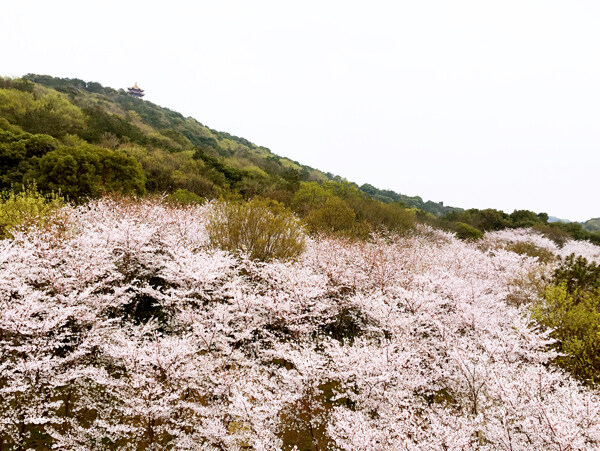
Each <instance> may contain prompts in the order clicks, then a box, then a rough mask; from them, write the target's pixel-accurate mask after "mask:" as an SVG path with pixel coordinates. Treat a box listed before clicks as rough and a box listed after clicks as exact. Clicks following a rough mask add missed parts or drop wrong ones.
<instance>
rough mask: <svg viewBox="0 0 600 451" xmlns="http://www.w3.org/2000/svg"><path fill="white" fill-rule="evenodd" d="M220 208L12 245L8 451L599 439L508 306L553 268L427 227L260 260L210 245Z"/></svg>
mask: <svg viewBox="0 0 600 451" xmlns="http://www.w3.org/2000/svg"><path fill="white" fill-rule="evenodd" d="M211 208H212V207H211V205H207V206H200V207H190V208H174V207H169V206H165V205H162V204H160V203H159V202H153V201H144V202H124V201H114V200H108V199H103V200H99V201H95V202H91V203H89V204H87V205H85V206H81V207H77V208H69V209H66V210H65V211H64V212H63V214H64V215H66V219H65V222H64V223H61V224H60V225H57V226H56V227H55V228H52V227H50V226H49V227H45V228H43V229H40V230H34V231H29V232H28V233H27V234H25V233H16V234H15V238H14V239H13V240H3V241H1V242H0V355H1V356H2V357H1V361H0V448H2V449H4V447H6V448H9V449H10V448H36V447H39V448H43V447H49V446H54V447H57V448H66V449H91V448H94V449H116V448H119V449H163V448H165V447H169V448H174V449H241V448H245V449H248V448H252V449H257V450H274V449H291V448H293V447H294V446H297V447H298V448H300V449H347V450H390V449H423V450H427V449H431V450H439V449H449V450H452V449H454V450H459V449H460V450H464V449H484V450H485V449H490V450H492V449H506V450H517V449H556V450H563V449H589V448H594V447H598V446H600V399H599V397H598V394H597V393H596V392H594V391H591V390H589V389H587V388H584V387H582V386H580V385H579V384H578V383H577V382H576V381H574V380H573V379H571V378H570V377H569V376H568V375H566V374H565V373H563V372H562V371H560V370H558V369H554V368H553V367H552V365H550V364H549V362H550V361H551V359H552V358H553V357H554V354H553V353H552V352H551V351H550V350H549V347H548V344H549V343H550V339H549V338H548V336H547V335H545V334H544V333H542V332H541V331H539V330H536V329H535V328H534V327H532V326H531V320H530V317H529V313H528V310H527V308H526V307H525V306H517V305H514V304H511V303H510V302H507V299H509V297H510V295H511V294H514V291H515V290H526V289H527V287H526V286H523V285H518V284H517V285H515V280H518V279H523V278H526V277H527V276H528V274H530V273H531V272H532V271H537V270H539V268H540V265H541V263H540V262H538V260H537V259H535V258H531V257H527V256H522V255H517V254H515V253H513V252H510V251H507V250H504V249H502V248H494V249H493V250H489V249H488V250H485V249H482V247H481V246H477V245H475V244H473V243H467V242H462V241H460V240H457V239H456V238H455V237H454V236H452V235H450V234H447V233H444V232H440V231H436V230H432V229H427V228H423V229H420V230H419V231H418V232H416V233H414V234H412V235H409V236H399V235H386V236H383V235H382V236H374V237H373V239H372V240H370V241H368V242H356V241H349V240H345V239H340V238H329V237H318V238H313V239H311V240H308V242H307V249H306V251H305V252H304V254H303V255H302V256H301V257H300V258H299V260H297V261H292V262H281V261H273V262H269V263H260V262H256V261H252V260H250V259H248V258H246V257H244V255H235V254H231V253H227V252H224V251H221V250H218V249H215V248H212V247H211V246H210V245H209V242H208V239H207V234H206V230H205V224H206V220H207V217H208V216H209V212H210V209H211ZM498 239H499V238H498ZM573 246H574V245H573ZM585 249H586V252H591V251H590V249H588V247H586V248H585Z"/></svg>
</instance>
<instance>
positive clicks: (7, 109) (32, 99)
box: [0, 88, 85, 136]
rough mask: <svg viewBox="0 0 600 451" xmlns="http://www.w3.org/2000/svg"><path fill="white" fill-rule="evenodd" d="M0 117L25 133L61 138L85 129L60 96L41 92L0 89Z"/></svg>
mask: <svg viewBox="0 0 600 451" xmlns="http://www.w3.org/2000/svg"><path fill="white" fill-rule="evenodd" d="M0 115H2V116H3V117H4V118H6V119H7V120H8V121H9V122H10V123H12V124H14V125H19V126H20V127H22V128H23V129H24V130H26V131H28V132H29V133H44V134H48V135H52V136H63V135H65V134H67V133H75V132H77V131H80V130H82V129H83V127H84V126H85V117H84V115H83V113H82V112H81V110H80V109H79V108H78V107H76V106H75V105H73V104H71V102H69V101H68V100H67V99H66V98H65V97H64V96H63V95H62V94H59V93H58V92H56V91H54V90H51V89H45V88H38V89H37V90H36V92H35V93H32V92H24V91H17V90H12V89H0Z"/></svg>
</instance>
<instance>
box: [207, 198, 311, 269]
mask: <svg viewBox="0 0 600 451" xmlns="http://www.w3.org/2000/svg"><path fill="white" fill-rule="evenodd" d="M207 231H208V236H209V239H210V242H211V243H212V244H213V245H215V246H217V247H220V248H221V249H224V250H228V251H231V252H236V251H242V252H245V253H247V254H248V256H249V257H250V258H251V259H253V260H262V261H269V260H272V259H282V260H287V259H293V258H295V257H297V256H298V255H300V253H302V251H303V250H304V246H305V234H304V230H303V228H302V226H301V224H300V222H299V221H298V219H297V218H296V217H295V216H294V214H293V213H292V212H290V211H289V210H287V209H286V208H285V207H284V206H283V205H282V204H280V203H279V202H276V201H272V200H265V199H252V200H250V201H248V202H223V201H220V202H217V203H216V204H215V207H214V210H213V214H212V216H211V217H210V218H209V221H208V224H207Z"/></svg>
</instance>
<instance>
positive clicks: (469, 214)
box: [422, 208, 600, 246]
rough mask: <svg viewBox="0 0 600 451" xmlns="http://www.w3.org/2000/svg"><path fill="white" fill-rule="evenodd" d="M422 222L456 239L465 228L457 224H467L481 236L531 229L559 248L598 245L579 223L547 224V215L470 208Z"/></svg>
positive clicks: (595, 235)
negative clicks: (571, 244)
mask: <svg viewBox="0 0 600 451" xmlns="http://www.w3.org/2000/svg"><path fill="white" fill-rule="evenodd" d="M422 220H424V221H425V222H429V223H430V224H432V225H434V226H436V227H442V228H445V229H448V230H452V231H455V232H457V233H458V234H459V235H460V234H462V233H463V231H462V229H463V228H464V225H460V224H467V225H469V226H471V227H473V228H475V229H477V230H479V231H481V232H488V231H493V230H502V229H506V228H519V227H525V228H527V227H533V228H534V229H536V230H537V231H538V232H540V233H541V234H543V235H544V236H546V237H548V238H550V239H552V240H553V241H555V242H556V243H557V244H558V245H559V246H562V245H563V244H564V243H565V242H566V241H567V240H569V239H576V240H589V241H592V242H594V243H596V244H598V243H600V233H595V232H590V231H588V230H585V229H584V228H583V226H582V225H581V224H580V223H576V222H570V223H563V222H548V215H547V214H546V213H534V212H533V211H529V210H515V211H513V212H512V213H510V214H508V213H505V212H503V211H501V210H495V209H492V208H487V209H484V210H479V209H477V208H471V209H469V210H462V211H458V210H455V211H451V212H450V213H447V214H446V215H445V216H444V217H443V218H433V217H431V216H429V217H427V216H423V217H422ZM469 238H473V236H469Z"/></svg>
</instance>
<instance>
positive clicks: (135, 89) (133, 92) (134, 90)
mask: <svg viewBox="0 0 600 451" xmlns="http://www.w3.org/2000/svg"><path fill="white" fill-rule="evenodd" d="M127 92H128V93H129V95H130V96H133V97H137V98H138V99H141V98H142V97H144V96H145V95H146V94H144V90H143V89H140V88H139V86H138V85H137V81H136V82H135V84H134V85H133V86H132V87H131V88H127Z"/></svg>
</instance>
